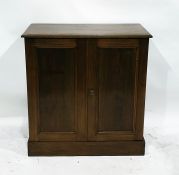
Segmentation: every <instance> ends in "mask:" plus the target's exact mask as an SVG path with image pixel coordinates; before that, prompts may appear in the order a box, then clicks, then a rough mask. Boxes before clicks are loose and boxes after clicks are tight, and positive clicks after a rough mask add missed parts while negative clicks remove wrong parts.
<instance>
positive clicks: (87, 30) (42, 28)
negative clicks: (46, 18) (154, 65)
mask: <svg viewBox="0 0 179 175" xmlns="http://www.w3.org/2000/svg"><path fill="white" fill-rule="evenodd" d="M22 37H25V38H151V37H152V35H151V34H150V33H149V32H148V31H147V30H146V29H145V28H144V27H143V26H142V25H140V24H31V25H30V26H29V27H28V28H27V30H26V31H25V32H24V33H23V34H22Z"/></svg>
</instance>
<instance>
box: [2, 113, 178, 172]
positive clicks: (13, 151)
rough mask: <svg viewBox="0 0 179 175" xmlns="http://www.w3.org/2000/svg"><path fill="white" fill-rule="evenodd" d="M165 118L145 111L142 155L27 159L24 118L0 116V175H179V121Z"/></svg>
mask: <svg viewBox="0 0 179 175" xmlns="http://www.w3.org/2000/svg"><path fill="white" fill-rule="evenodd" d="M172 117H173V116H172ZM167 118H168V119H166V120H165V119H163V118H162V117H161V116H157V115H154V114H152V113H151V112H146V119H145V140H146V154H145V156H123V157H122V156H109V157H108V156H104V157H97V156H95V157H88V156H85V157H28V156H27V146H26V145H27V136H28V131H27V117H6V118H5V117H4V118H3V117H1V118H0V175H21V174H22V175H32V174H38V175H40V174H43V175H49V174H53V175H57V174H58V175H59V174H62V175H64V174H65V175H67V174H73V175H75V174H76V175H80V174H82V175H88V174H89V175H105V174H106V175H107V174H108V175H109V174H111V175H115V174H121V175H128V174H130V175H155V174H156V175H158V174H161V175H179V127H178V126H177V125H178V124H179V119H178V118H177V117H173V118H172V120H170V119H169V118H170V117H169V116H168V117H167Z"/></svg>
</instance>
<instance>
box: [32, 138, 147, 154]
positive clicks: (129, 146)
mask: <svg viewBox="0 0 179 175" xmlns="http://www.w3.org/2000/svg"><path fill="white" fill-rule="evenodd" d="M28 150H29V152H28V155H29V156H57V155H58V156H67V155H69V156H89V155H90V156H96V155H98V156H117V155H123V156H126V155H144V153H145V141H144V140H140V141H135V140H133V141H115V142H29V143H28Z"/></svg>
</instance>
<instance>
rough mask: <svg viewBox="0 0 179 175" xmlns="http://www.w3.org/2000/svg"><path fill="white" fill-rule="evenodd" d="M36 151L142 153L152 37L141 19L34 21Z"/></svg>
mask: <svg viewBox="0 0 179 175" xmlns="http://www.w3.org/2000/svg"><path fill="white" fill-rule="evenodd" d="M22 37H24V38H25V53H26V69H27V90H28V111H29V141H28V154H29V155H30V156H33V155H42V156H43V155H44V156H45V155H141V154H144V150H145V141H144V138H143V123H144V106H145V88H146V73H147V56H148V42H149V38H150V37H152V36H151V35H150V34H149V33H148V32H147V31H146V30H145V29H144V28H143V27H142V26H141V25H140V24H31V25H30V26H29V27H28V29H27V30H26V31H25V33H24V34H23V35H22Z"/></svg>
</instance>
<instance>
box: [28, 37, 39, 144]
mask: <svg viewBox="0 0 179 175" xmlns="http://www.w3.org/2000/svg"><path fill="white" fill-rule="evenodd" d="M25 55H26V75H27V95H28V119H29V140H31V141H37V140H38V75H37V71H36V68H37V62H36V59H35V51H34V49H33V46H32V43H31V40H30V39H25Z"/></svg>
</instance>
